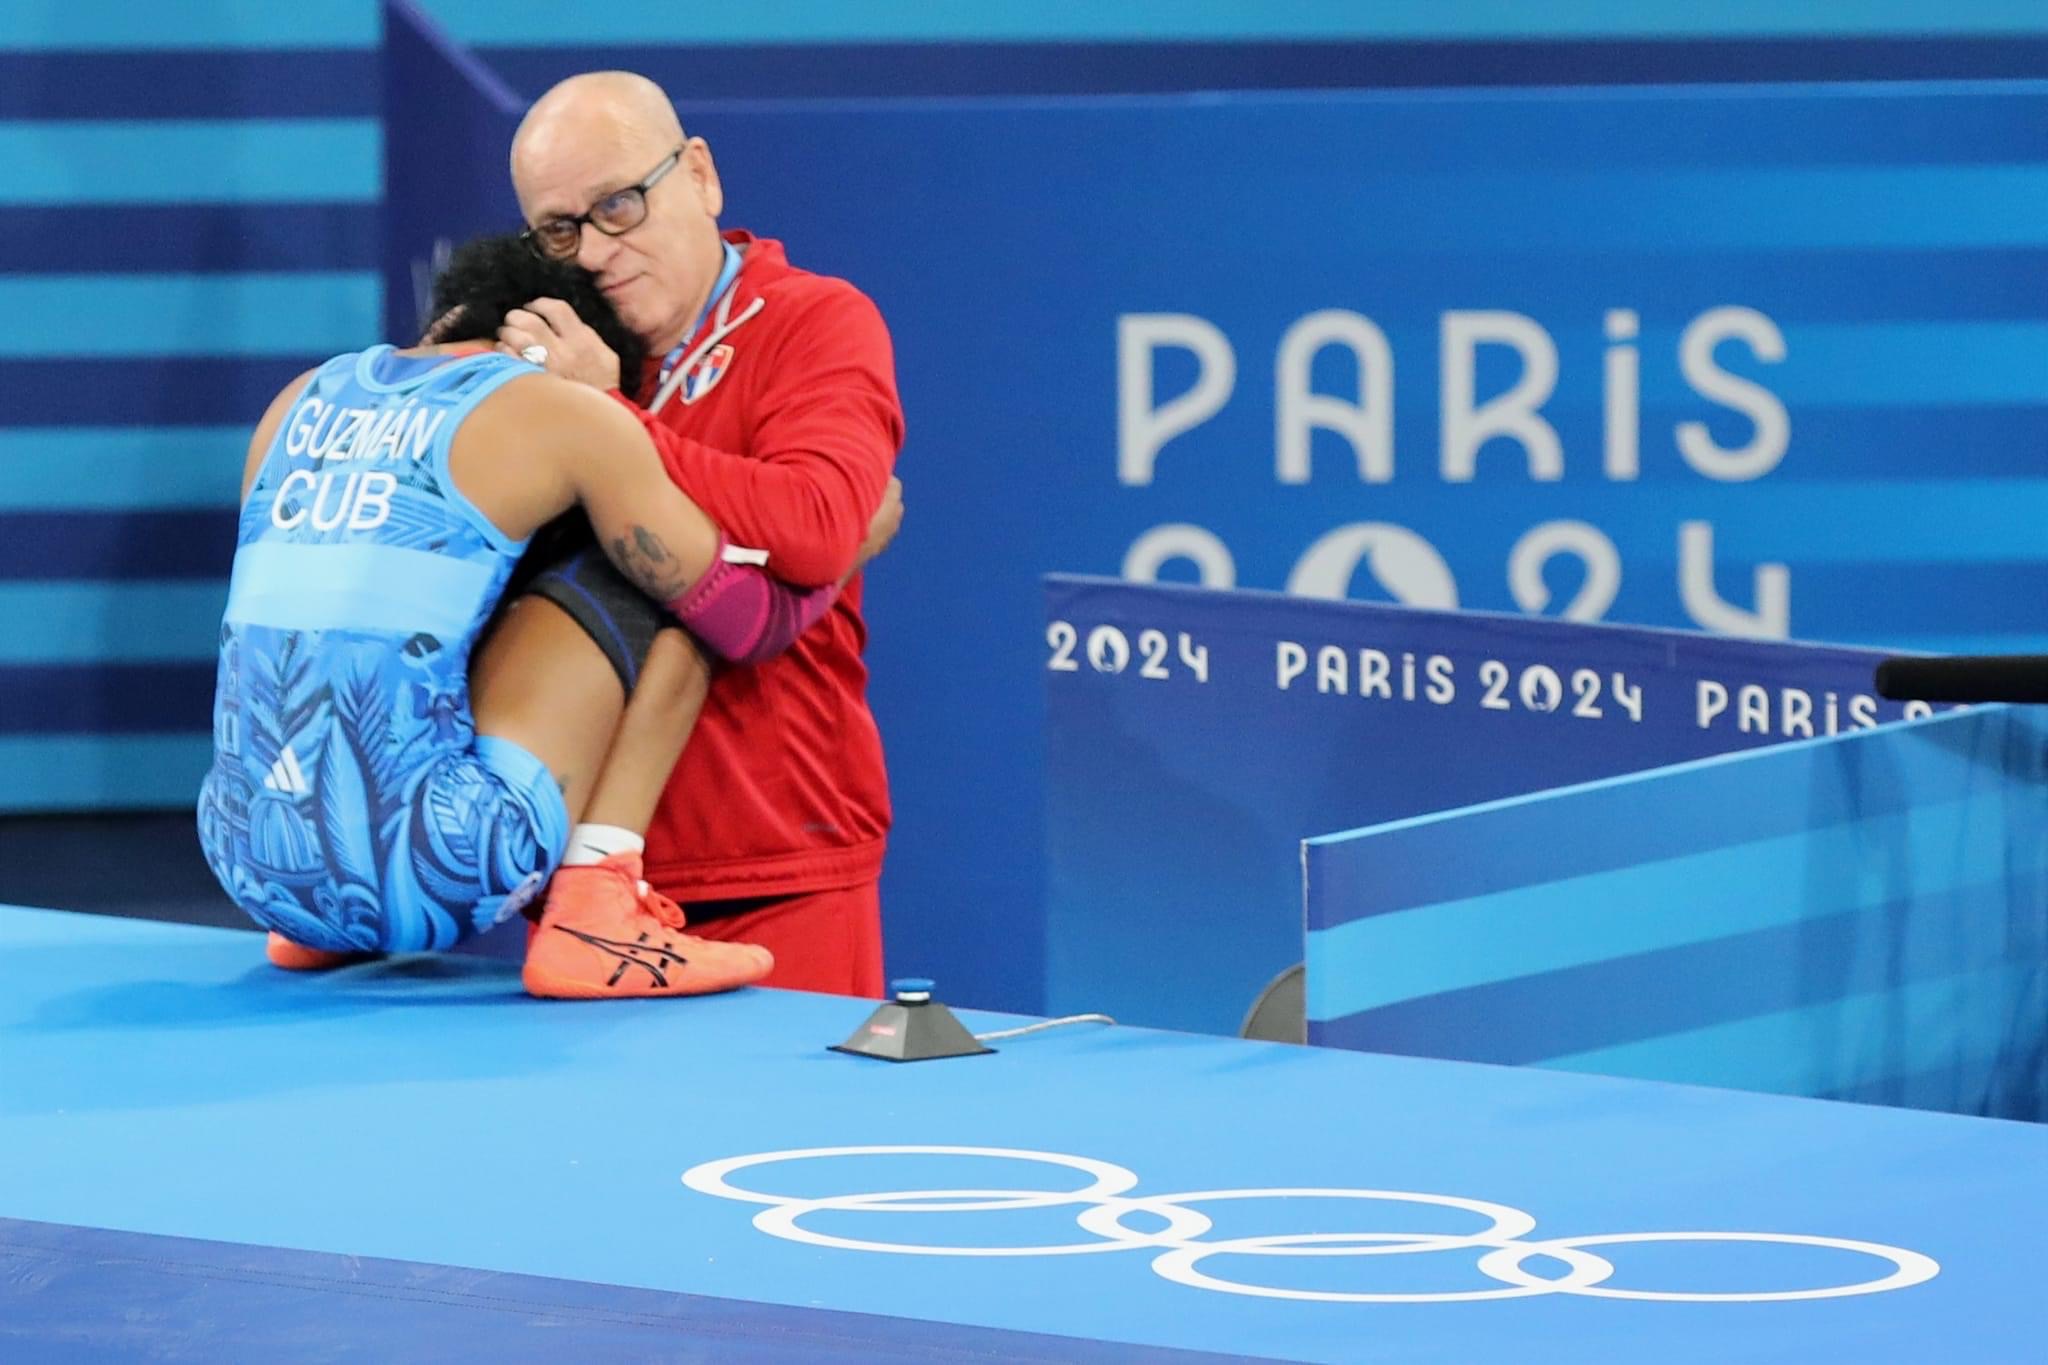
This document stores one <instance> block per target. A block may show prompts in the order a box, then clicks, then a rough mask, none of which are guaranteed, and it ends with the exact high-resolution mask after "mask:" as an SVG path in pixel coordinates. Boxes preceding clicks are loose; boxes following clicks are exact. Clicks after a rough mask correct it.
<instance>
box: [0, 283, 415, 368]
mask: <svg viewBox="0 0 2048 1365" xmlns="http://www.w3.org/2000/svg"><path fill="white" fill-rule="evenodd" d="M383 304H384V282H383V280H382V279H381V278H379V277H378V275H377V274H376V273H375V272H374V271H369V270H350V271H305V272H303V273H293V274H247V275H232V274H219V275H212V274H207V275H0V317H4V318H6V319H7V325H6V326H5V327H0V356H21V357H25V358H40V359H46V360H64V359H70V358H75V357H84V356H115V355H120V356H128V355H149V356H198V355H249V356H263V355H315V356H326V355H332V354H334V353H336V352H339V351H348V350H355V349H358V348H360V347H363V346H368V345H371V344H373V343H375V342H376V341H377V340H378V336H377V333H378V331H379V330H380V329H381V327H382V324H383ZM115 319H118V322H114V321H113V320H115Z"/></svg>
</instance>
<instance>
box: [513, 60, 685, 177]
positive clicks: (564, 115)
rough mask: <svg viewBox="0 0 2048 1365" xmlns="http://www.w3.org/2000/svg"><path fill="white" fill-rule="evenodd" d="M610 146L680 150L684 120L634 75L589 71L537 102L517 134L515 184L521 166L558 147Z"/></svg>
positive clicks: (654, 88)
mask: <svg viewBox="0 0 2048 1365" xmlns="http://www.w3.org/2000/svg"><path fill="white" fill-rule="evenodd" d="M565 141H566V142H570V143H575V144H579V145H587V144H589V143H591V142H593V141H595V142H601V143H609V144H610V145H612V146H613V147H615V148H617V149H618V150H619V151H634V150H638V149H639V148H640V147H643V146H645V147H654V146H661V147H674V146H677V145H679V144H680V143H681V142H682V141H683V125H682V121H681V120H680V119H678V118H677V117H676V107H675V104H674V103H673V102H672V101H671V100H670V99H669V97H668V96H667V95H666V94H664V93H663V92H662V88H661V87H660V86H658V85H656V84H655V83H654V82H653V81H651V80H648V79H647V77H645V76H641V75H636V74H635V73H633V72H631V71H586V72H585V73H583V74H582V75H580V76H571V77H569V79H567V80H565V81H562V82H560V83H558V84H556V85H555V86H553V87H552V88H550V89H549V90H548V92H547V93H546V94H544V95H542V96H541V97H540V98H539V99H537V100H535V101H534V102H533V107H532V108H531V109H528V110H527V111H526V117H525V118H523V119H521V120H520V121H519V131H518V132H516V133H514V134H513V135H512V179H513V182H514V183H515V184H516V183H517V182H518V180H519V171H520V162H521V161H522V160H528V159H531V158H534V157H541V158H546V157H547V156H548V155H549V153H550V152H552V151H554V150H556V147H555V146H554V145H553V144H558V143H560V142H565Z"/></svg>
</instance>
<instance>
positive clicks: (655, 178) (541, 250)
mask: <svg viewBox="0 0 2048 1365" xmlns="http://www.w3.org/2000/svg"><path fill="white" fill-rule="evenodd" d="M689 150H690V148H689V144H688V143H684V144H683V145H682V146H680V147H678V148H676V149H675V150H674V151H672V152H670V153H669V154H668V155H667V156H665V157H663V158H662V160H661V164H660V165H658V166H656V167H655V168H654V169H653V170H651V171H649V172H648V173H647V177H646V178H645V179H644V180H642V181H641V182H640V183H639V184H637V185H621V186H619V187H618V188H617V189H615V190H607V191H606V192H605V193H604V195H603V196H602V197H601V198H599V199H598V201H597V203H596V204H592V205H591V206H590V207H589V208H588V209H585V210H584V211H583V212H582V213H578V214H573V215H572V214H566V213H565V214H558V215H556V216H555V217H553V218H548V219H545V220H543V221H541V222H539V223H536V224H534V225H533V226H532V227H529V228H527V229H526V231H524V232H522V233H520V234H519V239H520V240H521V241H523V242H525V243H526V246H527V249H528V250H530V251H531V252H533V254H534V255H536V256H538V257H540V258H541V259H542V260H544V261H553V262H556V263H557V264H559V263H560V262H562V261H573V260H575V259H576V253H577V252H579V251H581V250H582V249H583V229H584V227H585V225H588V226H590V227H594V228H596V229H597V230H598V231H599V232H602V233H603V234H604V235H605V236H607V237H623V236H625V235H626V234H627V233H629V232H631V231H632V230H633V229H634V228H637V227H639V226H640V225H641V224H642V223H645V222H646V221H647V191H649V190H651V189H653V188H654V187H655V186H656V185H657V184H659V183H661V179H662V177H663V176H665V175H667V174H668V173H669V172H670V171H673V170H674V169H675V168H676V167H678V166H680V165H682V164H683V154H684V153H685V152H687V151H689ZM622 194H631V195H637V196H638V197H639V200H640V216H639V217H638V218H636V219H634V220H633V221H632V222H630V223H628V224H626V226H624V227H622V228H608V227H606V226H605V225H604V224H603V223H600V222H599V221H598V220H597V218H596V217H595V216H594V215H595V214H596V213H597V209H598V205H599V204H603V203H605V202H607V201H609V200H612V199H616V198H618V197H619V196H620V195H622ZM561 224H569V225H573V226H574V227H575V229H576V246H575V249H574V250H571V251H569V252H567V253H565V254H563V255H560V256H557V255H555V254H553V253H552V252H550V251H549V250H548V249H547V248H546V247H544V246H542V245H541V241H540V238H539V236H538V235H537V234H538V233H539V232H540V230H541V229H542V228H544V227H555V226H558V225H561Z"/></svg>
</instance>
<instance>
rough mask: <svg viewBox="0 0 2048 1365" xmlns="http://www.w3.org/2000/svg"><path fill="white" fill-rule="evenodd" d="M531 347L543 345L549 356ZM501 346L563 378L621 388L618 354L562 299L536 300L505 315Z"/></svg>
mask: <svg viewBox="0 0 2048 1365" xmlns="http://www.w3.org/2000/svg"><path fill="white" fill-rule="evenodd" d="M530 346H539V347H541V348H543V349H544V350H545V351H546V352H547V355H546V357H545V358H544V359H543V358H539V355H538V352H528V350H527V348H528V347H530ZM498 349H499V350H501V351H503V352H504V353H505V354H506V355H516V356H520V357H521V358H522V359H525V360H531V361H533V362H534V363H535V364H537V365H539V366H541V367H542V368H543V369H545V370H546V371H547V372H548V373H549V374H552V375H559V376H561V377H562V378H563V379H573V380H575V381H576V382H577V383H579V384H588V385H590V386H591V387H592V388H597V389H616V388H618V387H619V358H618V356H617V355H615V354H613V352H612V348H611V347H609V346H607V345H605V344H604V342H603V341H602V340H601V339H600V338H599V337H598V335H597V333H596V332H593V331H592V330H591V329H590V328H589V327H587V326H585V325H584V322H583V319H582V318H579V317H577V316H576V310H575V309H574V308H571V307H570V306H569V305H568V304H566V303H564V302H562V301H561V300H560V299H535V300H534V301H533V302H531V303H529V304H527V305H526V307H524V308H515V309H513V310H512V311H511V312H509V313H507V314H505V325H504V326H503V327H500V328H499V329H498Z"/></svg>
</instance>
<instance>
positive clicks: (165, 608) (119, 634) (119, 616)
mask: <svg viewBox="0 0 2048 1365" xmlns="http://www.w3.org/2000/svg"><path fill="white" fill-rule="evenodd" d="M227 600H228V585H227V582H226V581H225V580H221V581H218V582H199V583H152V582H147V581H139V582H133V583H92V582H86V583H73V582H61V583H37V582H29V583H0V665H5V664H121V663H160V662H175V663H185V662H191V661H193V660H205V659H211V658H213V657H214V656H215V654H216V652H217V651H218V648H219V641H220V618H221V610H222V608H224V607H225V606H226V605H227Z"/></svg>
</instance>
